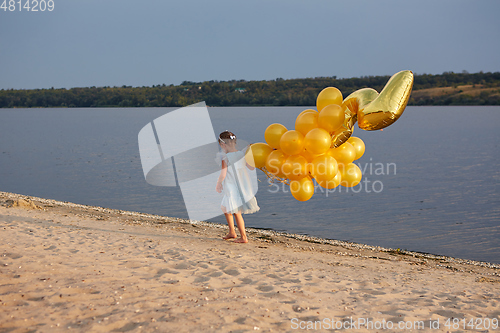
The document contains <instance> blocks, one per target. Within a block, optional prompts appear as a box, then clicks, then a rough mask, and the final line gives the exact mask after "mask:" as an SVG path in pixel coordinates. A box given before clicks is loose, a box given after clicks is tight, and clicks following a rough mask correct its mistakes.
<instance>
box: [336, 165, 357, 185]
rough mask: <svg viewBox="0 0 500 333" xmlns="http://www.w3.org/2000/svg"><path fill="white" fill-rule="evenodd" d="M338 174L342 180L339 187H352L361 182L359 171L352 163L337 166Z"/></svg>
mask: <svg viewBox="0 0 500 333" xmlns="http://www.w3.org/2000/svg"><path fill="white" fill-rule="evenodd" d="M339 172H340V176H341V178H342V181H341V182H340V185H342V186H344V187H354V186H356V185H358V184H359V182H360V181H361V177H362V174H361V169H360V168H359V167H358V166H357V165H356V164H354V163H348V164H339Z"/></svg>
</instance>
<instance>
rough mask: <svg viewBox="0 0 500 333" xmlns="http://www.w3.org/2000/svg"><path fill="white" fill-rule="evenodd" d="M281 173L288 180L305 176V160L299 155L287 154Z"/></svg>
mask: <svg viewBox="0 0 500 333" xmlns="http://www.w3.org/2000/svg"><path fill="white" fill-rule="evenodd" d="M283 173H284V174H285V177H286V178H288V179H290V180H299V179H301V178H304V177H305V176H307V160H306V159H305V157H303V156H301V155H293V156H288V158H287V159H286V161H285V163H283Z"/></svg>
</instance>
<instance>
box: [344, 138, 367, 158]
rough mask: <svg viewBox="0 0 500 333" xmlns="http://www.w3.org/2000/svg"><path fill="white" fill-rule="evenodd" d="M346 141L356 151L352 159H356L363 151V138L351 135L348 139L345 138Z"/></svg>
mask: <svg viewBox="0 0 500 333" xmlns="http://www.w3.org/2000/svg"><path fill="white" fill-rule="evenodd" d="M347 143H350V144H351V145H352V146H353V147H354V150H355V151H356V157H355V158H354V160H357V159H359V158H360V157H361V156H363V154H364V153H365V143H364V142H363V140H361V139H360V138H358V137H355V136H351V137H350V138H349V140H347Z"/></svg>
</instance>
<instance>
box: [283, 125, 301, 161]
mask: <svg viewBox="0 0 500 333" xmlns="http://www.w3.org/2000/svg"><path fill="white" fill-rule="evenodd" d="M280 147H281V150H282V151H283V152H284V153H285V154H287V155H298V154H300V153H301V152H302V150H303V149H304V136H303V135H302V133H300V132H299V131H295V130H290V131H287V132H285V134H283V135H282V136H281V139H280Z"/></svg>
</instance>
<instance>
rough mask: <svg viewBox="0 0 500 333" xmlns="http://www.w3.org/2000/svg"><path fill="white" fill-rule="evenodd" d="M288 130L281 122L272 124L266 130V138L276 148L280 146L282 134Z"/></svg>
mask: <svg viewBox="0 0 500 333" xmlns="http://www.w3.org/2000/svg"><path fill="white" fill-rule="evenodd" d="M286 131H288V129H287V128H286V127H285V126H283V125H281V124H271V125H269V126H268V127H267V128H266V131H265V132H264V138H265V139H266V142H267V144H268V145H270V146H271V147H273V148H274V149H279V148H280V139H281V136H282V135H283V134H284V133H285V132H286Z"/></svg>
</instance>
